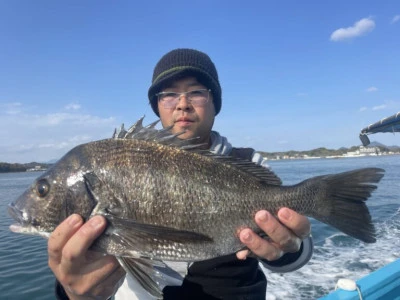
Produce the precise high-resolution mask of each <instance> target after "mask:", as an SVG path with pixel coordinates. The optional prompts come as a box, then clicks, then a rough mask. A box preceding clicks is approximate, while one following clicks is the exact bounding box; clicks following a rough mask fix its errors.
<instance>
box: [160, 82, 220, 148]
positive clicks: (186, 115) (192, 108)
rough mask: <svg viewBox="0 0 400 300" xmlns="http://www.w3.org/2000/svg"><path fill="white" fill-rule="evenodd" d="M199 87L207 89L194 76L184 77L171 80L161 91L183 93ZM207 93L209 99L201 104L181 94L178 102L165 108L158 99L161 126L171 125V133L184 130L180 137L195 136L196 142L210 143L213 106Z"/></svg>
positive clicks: (213, 113)
mask: <svg viewBox="0 0 400 300" xmlns="http://www.w3.org/2000/svg"><path fill="white" fill-rule="evenodd" d="M199 89H207V87H205V86H204V85H202V84H201V83H199V82H198V81H197V79H196V78H195V77H185V78H182V79H179V80H176V81H173V82H172V83H171V84H170V85H168V86H166V87H165V88H164V89H162V90H161V92H174V93H184V92H189V91H194V90H199ZM212 97H213V96H212V93H211V92H210V93H209V100H208V102H207V103H205V105H203V106H196V105H192V104H191V103H190V102H189V101H188V99H187V97H186V95H185V96H183V95H182V96H181V97H180V100H179V102H178V104H177V105H176V106H175V107H174V108H165V107H164V106H163V103H162V102H161V101H158V111H159V113H160V119H161V123H162V125H163V127H168V126H172V125H173V128H172V132H173V133H179V132H183V131H185V133H184V134H182V135H180V136H179V138H181V139H188V138H196V137H199V138H200V139H199V140H196V143H197V142H199V143H210V132H211V129H212V126H213V124H214V117H215V108H214V102H213V98H212Z"/></svg>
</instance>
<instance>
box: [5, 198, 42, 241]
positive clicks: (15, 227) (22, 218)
mask: <svg viewBox="0 0 400 300" xmlns="http://www.w3.org/2000/svg"><path fill="white" fill-rule="evenodd" d="M7 210H8V213H9V215H10V216H11V217H12V218H13V219H14V220H15V221H17V222H18V223H16V224H12V225H10V227H9V228H10V231H12V232H15V233H22V234H29V235H39V236H42V237H44V238H48V237H49V236H50V233H49V232H45V231H41V230H40V229H39V228H36V227H34V226H32V225H31V222H30V221H31V218H29V217H27V216H26V214H25V213H24V212H23V211H21V210H20V209H18V208H17V207H15V205H14V203H11V204H9V205H8V207H7Z"/></svg>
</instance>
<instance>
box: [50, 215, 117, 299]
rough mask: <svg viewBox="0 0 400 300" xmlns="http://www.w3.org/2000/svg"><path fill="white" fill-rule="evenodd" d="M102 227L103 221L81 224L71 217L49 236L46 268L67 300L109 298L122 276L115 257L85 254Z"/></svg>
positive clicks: (80, 220) (100, 219)
mask: <svg viewBox="0 0 400 300" xmlns="http://www.w3.org/2000/svg"><path fill="white" fill-rule="evenodd" d="M105 227H106V221H105V219H104V218H103V217H93V218H92V219H90V220H89V221H88V222H86V223H85V224H83V220H82V218H81V217H80V216H79V215H72V216H71V217H69V218H67V219H66V220H65V221H64V222H62V223H61V224H60V225H59V226H58V227H57V228H56V229H55V230H54V232H53V233H52V234H51V236H50V239H49V245H48V251H49V266H50V268H51V270H52V271H53V273H54V274H55V276H56V278H57V279H58V281H59V282H60V284H61V285H62V286H63V287H64V289H65V291H66V293H67V294H68V296H69V298H70V299H85V298H86V297H89V296H90V297H100V296H101V298H108V297H109V296H111V295H112V294H113V293H114V291H115V290H116V289H117V288H118V286H119V281H120V280H121V279H122V278H123V277H124V275H125V271H124V270H123V268H122V267H121V266H120V265H119V263H118V261H117V259H116V258H115V257H114V256H109V255H104V254H103V253H98V252H94V251H89V250H88V248H89V247H90V245H91V244H92V243H93V241H94V240H95V239H96V238H97V237H98V236H99V235H101V234H102V232H103V231H104V229H105Z"/></svg>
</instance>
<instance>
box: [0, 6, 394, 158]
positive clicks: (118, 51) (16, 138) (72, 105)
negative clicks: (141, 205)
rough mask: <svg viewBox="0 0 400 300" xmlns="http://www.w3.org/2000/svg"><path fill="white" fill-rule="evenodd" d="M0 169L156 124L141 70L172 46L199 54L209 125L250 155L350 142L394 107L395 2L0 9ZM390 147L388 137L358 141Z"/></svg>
mask: <svg viewBox="0 0 400 300" xmlns="http://www.w3.org/2000/svg"><path fill="white" fill-rule="evenodd" d="M0 45H1V46H0V141H1V143H0V161H6V162H29V161H48V160H51V159H57V158H60V157H61V156H62V155H63V154H65V153H66V152H67V151H68V150H69V149H71V148H72V147H74V146H75V145H77V144H81V143H84V142H88V141H92V140H97V139H102V138H106V137H109V136H110V135H111V134H112V132H113V129H114V128H115V127H116V126H119V125H120V124H121V123H125V124H126V126H129V125H130V124H131V123H133V122H134V121H136V120H137V119H138V118H139V117H141V116H143V115H146V119H145V120H146V121H147V122H149V123H150V122H152V121H154V120H156V116H155V115H154V114H153V112H152V110H151V108H150V106H149V105H148V100H147V90H148V87H149V85H150V83H151V76H152V72H153V68H154V66H155V64H156V62H157V61H158V59H159V58H160V57H161V56H162V55H163V54H165V53H166V52H168V51H170V50H172V49H174V48H180V47H185V48H195V49H198V50H201V51H204V52H206V53H207V54H209V55H210V57H211V58H212V60H213V61H214V63H215V64H216V66H217V69H218V72H219V77H220V82H221V85H222V89H223V94H222V97H223V103H222V111H221V113H220V114H219V115H218V116H217V119H216V123H215V127H214V128H215V129H216V130H218V131H219V132H220V133H221V134H223V135H225V136H227V137H228V139H229V140H230V141H231V143H232V144H233V145H235V146H238V147H239V146H243V147H254V148H256V149H258V150H262V151H267V152H273V151H288V150H310V149H314V148H318V147H326V148H330V149H337V148H340V147H350V146H353V145H359V144H360V141H359V139H358V134H359V132H360V130H361V129H362V128H363V127H365V126H367V125H369V124H371V123H373V122H375V121H378V120H380V119H382V118H384V117H387V116H389V115H392V114H394V113H396V112H398V111H400V90H399V83H400V51H399V49H400V2H399V1H397V0H389V1H370V0H367V1H329V2H328V1H294V0H293V1H246V2H245V1H216V0H206V1H101V0H98V1H89V0H88V1H81V0H79V1H77V0H76V1H45V0H42V1H40V0H39V1H30V0H19V1H14V0H4V1H1V2H0ZM371 140H373V141H374V140H376V141H379V142H382V143H384V144H387V145H395V144H397V145H400V137H399V136H398V135H393V134H377V135H374V136H372V137H371Z"/></svg>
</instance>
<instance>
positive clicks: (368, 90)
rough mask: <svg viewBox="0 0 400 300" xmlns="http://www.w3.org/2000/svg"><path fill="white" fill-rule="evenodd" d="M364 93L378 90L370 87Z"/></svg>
mask: <svg viewBox="0 0 400 300" xmlns="http://www.w3.org/2000/svg"><path fill="white" fill-rule="evenodd" d="M366 91H367V92H368V93H372V92H376V91H378V89H377V88H376V87H374V86H370V87H369V88H367V89H366Z"/></svg>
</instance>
